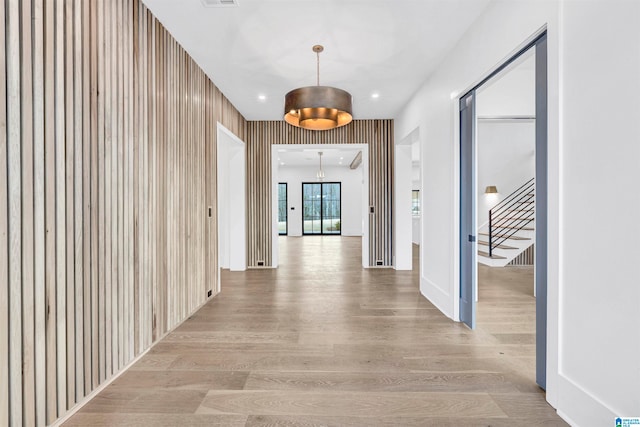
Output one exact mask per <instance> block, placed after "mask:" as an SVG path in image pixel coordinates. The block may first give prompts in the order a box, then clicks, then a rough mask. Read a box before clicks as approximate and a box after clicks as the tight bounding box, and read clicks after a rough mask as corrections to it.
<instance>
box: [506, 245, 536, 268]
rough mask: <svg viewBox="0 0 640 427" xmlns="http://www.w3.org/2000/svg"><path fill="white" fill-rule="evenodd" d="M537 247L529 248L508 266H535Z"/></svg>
mask: <svg viewBox="0 0 640 427" xmlns="http://www.w3.org/2000/svg"><path fill="white" fill-rule="evenodd" d="M534 261H535V245H531V246H529V247H528V248H527V249H525V250H524V251H522V253H520V255H518V256H517V257H515V258H514V259H512V260H511V261H510V262H509V264H507V265H534Z"/></svg>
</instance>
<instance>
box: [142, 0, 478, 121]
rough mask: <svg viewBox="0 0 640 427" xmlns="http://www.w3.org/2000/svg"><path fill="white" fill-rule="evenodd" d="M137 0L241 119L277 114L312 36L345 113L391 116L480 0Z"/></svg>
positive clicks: (303, 69)
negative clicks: (222, 1) (344, 100)
mask: <svg viewBox="0 0 640 427" xmlns="http://www.w3.org/2000/svg"><path fill="white" fill-rule="evenodd" d="M143 1H144V3H145V4H146V5H147V6H148V7H149V9H150V10H151V11H152V12H153V14H154V15H155V16H156V17H157V18H158V19H159V20H160V22H161V23H162V24H164V26H165V27H166V28H167V30H168V31H169V32H170V33H171V34H172V35H173V36H174V37H175V38H176V40H177V41H178V42H179V43H180V44H181V45H182V46H183V47H184V48H185V49H186V51H187V52H188V53H189V54H190V55H191V56H192V57H193V58H194V59H195V60H196V62H197V63H198V64H199V65H200V66H201V67H202V68H203V69H204V71H205V72H206V73H207V74H208V75H209V77H210V78H211V80H213V82H214V83H215V84H216V86H218V88H219V89H220V90H221V91H222V92H223V93H224V94H225V95H226V96H227V98H229V100H230V101H231V102H232V103H233V104H234V105H235V106H236V108H238V110H239V111H240V113H242V114H243V115H244V117H245V118H246V119H248V120H281V119H282V114H283V108H284V96H285V94H286V93H287V92H288V91H290V90H292V89H295V88H297V87H301V86H312V85H315V84H316V57H315V53H314V52H312V50H311V47H312V46H313V45H314V44H322V45H324V47H325V51H324V52H323V53H321V54H320V84H321V85H325V86H335V87H339V88H341V89H344V90H347V91H349V92H350V93H351V94H352V96H353V111H354V118H356V119H370V118H378V119H380V118H394V117H395V115H396V114H397V113H398V112H399V110H400V109H401V108H402V107H403V106H404V105H405V104H406V103H407V101H409V99H410V97H411V95H412V94H413V93H414V92H415V91H416V89H418V88H419V87H420V86H421V85H422V83H423V82H424V81H425V80H426V79H427V77H428V76H429V74H430V73H431V72H432V71H433V70H434V69H435V67H436V66H437V65H438V64H439V62H440V61H441V60H442V58H443V57H444V55H445V54H446V52H447V51H449V50H450V49H451V48H452V47H453V46H454V45H455V43H456V42H457V41H458V40H459V39H460V37H461V36H462V35H463V34H464V32H465V31H466V30H467V28H468V27H469V26H470V25H471V23H472V22H473V21H474V20H475V19H476V18H477V17H478V16H479V14H480V13H481V12H482V11H483V10H484V8H485V7H486V6H487V4H488V3H489V0H313V1H312V0H238V2H239V6H238V7H225V8H211V7H209V8H207V7H204V6H203V4H202V2H201V0H143ZM374 93H377V94H379V98H377V99H373V98H372V96H371V95H372V94H374ZM260 95H262V96H264V97H266V99H265V100H260V99H259V96H260Z"/></svg>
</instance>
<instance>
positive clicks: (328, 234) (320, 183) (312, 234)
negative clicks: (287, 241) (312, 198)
mask: <svg viewBox="0 0 640 427" xmlns="http://www.w3.org/2000/svg"><path fill="white" fill-rule="evenodd" d="M305 184H315V185H320V232H319V233H305V231H304V186H305ZM324 184H338V185H339V186H340V200H339V202H340V219H339V221H340V230H339V232H338V233H325V232H324V231H323V230H322V220H323V213H322V211H323V209H322V205H323V198H322V193H323V188H322V186H323V185H324ZM301 190H302V191H301V193H300V195H301V198H302V215H301V216H302V235H303V236H341V235H342V182H338V181H335V182H334V181H330V182H303V183H302V188H301Z"/></svg>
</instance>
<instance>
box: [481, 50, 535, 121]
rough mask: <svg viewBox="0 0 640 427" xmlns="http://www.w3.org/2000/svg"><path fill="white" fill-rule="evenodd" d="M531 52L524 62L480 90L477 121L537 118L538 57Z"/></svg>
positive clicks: (524, 56)
mask: <svg viewBox="0 0 640 427" xmlns="http://www.w3.org/2000/svg"><path fill="white" fill-rule="evenodd" d="M532 52H533V51H528V52H527V53H525V54H524V55H523V57H521V58H523V59H522V60H516V61H515V62H514V63H513V64H511V65H510V66H509V67H507V68H506V69H505V70H503V71H502V72H500V74H499V75H497V76H495V77H493V78H492V79H491V80H489V81H488V82H486V83H485V84H484V85H482V87H481V88H479V90H478V92H477V94H478V98H477V100H476V111H477V115H478V117H500V116H531V117H532V116H535V115H536V99H535V97H536V80H535V79H536V74H535V54H533V53H532Z"/></svg>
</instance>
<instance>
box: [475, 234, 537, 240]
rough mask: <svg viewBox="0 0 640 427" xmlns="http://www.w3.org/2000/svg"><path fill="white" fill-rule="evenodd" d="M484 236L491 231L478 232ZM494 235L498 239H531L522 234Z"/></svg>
mask: <svg viewBox="0 0 640 427" xmlns="http://www.w3.org/2000/svg"><path fill="white" fill-rule="evenodd" d="M478 234H480V235H482V236H488V235H489V233H478ZM493 237H496V238H498V239H502V238H507V239H511V240H531V239H530V238H529V237H520V236H507V235H506V234H494V235H493Z"/></svg>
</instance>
